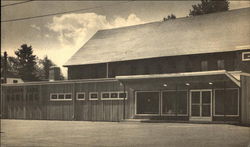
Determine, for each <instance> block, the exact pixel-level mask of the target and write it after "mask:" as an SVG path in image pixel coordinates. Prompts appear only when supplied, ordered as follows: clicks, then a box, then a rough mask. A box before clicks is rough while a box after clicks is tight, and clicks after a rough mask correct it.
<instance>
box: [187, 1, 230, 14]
mask: <svg viewBox="0 0 250 147" xmlns="http://www.w3.org/2000/svg"><path fill="white" fill-rule="evenodd" d="M192 7H193V10H190V12H189V16H196V15H203V14H208V13H214V12H222V11H228V9H229V2H228V0H201V3H200V4H197V5H192Z"/></svg>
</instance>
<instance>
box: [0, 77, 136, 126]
mask: <svg viewBox="0 0 250 147" xmlns="http://www.w3.org/2000/svg"><path fill="white" fill-rule="evenodd" d="M2 88H3V89H2V91H3V93H2V102H3V103H4V105H3V106H4V107H3V108H2V111H3V112H2V113H3V117H4V118H9V119H46V120H86V121H120V120H121V119H123V100H101V92H114V91H123V86H122V85H120V83H119V82H118V81H107V82H106V81H102V82H90V83H59V84H58V83H56V84H53V83H51V84H46V85H22V86H3V87H2ZM126 91H127V92H128V98H127V100H126V118H129V117H132V112H133V106H132V105H133V93H132V92H133V91H131V90H129V89H126ZM77 92H84V93H85V100H77V98H76V93H77ZM89 92H97V93H98V100H90V98H89ZM50 93H71V94H72V100H67V101H51V100H50ZM130 111H131V112H130Z"/></svg>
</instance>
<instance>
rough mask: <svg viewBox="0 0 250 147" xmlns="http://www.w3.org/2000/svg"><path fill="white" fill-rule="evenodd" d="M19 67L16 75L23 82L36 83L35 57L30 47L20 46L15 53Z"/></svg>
mask: <svg viewBox="0 0 250 147" xmlns="http://www.w3.org/2000/svg"><path fill="white" fill-rule="evenodd" d="M15 54H16V56H17V59H18V62H19V66H18V74H19V75H20V77H21V78H22V79H23V80H24V81H37V80H38V78H37V77H36V67H35V66H36V56H35V55H33V50H32V47H31V46H27V44H23V45H21V48H20V49H18V50H17V51H15Z"/></svg>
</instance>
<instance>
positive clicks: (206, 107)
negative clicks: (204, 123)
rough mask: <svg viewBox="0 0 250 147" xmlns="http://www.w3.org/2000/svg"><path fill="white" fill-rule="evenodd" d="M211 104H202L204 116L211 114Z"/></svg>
mask: <svg viewBox="0 0 250 147" xmlns="http://www.w3.org/2000/svg"><path fill="white" fill-rule="evenodd" d="M210 112H211V106H210V105H202V116H211V114H210Z"/></svg>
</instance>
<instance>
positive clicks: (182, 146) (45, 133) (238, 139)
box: [1, 120, 250, 147]
mask: <svg viewBox="0 0 250 147" xmlns="http://www.w3.org/2000/svg"><path fill="white" fill-rule="evenodd" d="M1 132H2V133H1V147H5V146H18V147H20V146H25V147H29V146H32V147H33V146H44V147H48V146H58V147H62V146H65V147H70V146H84V147H85V146H134V147H138V146H143V147H145V146H149V147H151V146H155V147H158V146H164V147H250V128H249V127H242V126H235V125H227V124H189V123H139V122H120V123H119V122H88V121H46V120H1Z"/></svg>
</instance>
